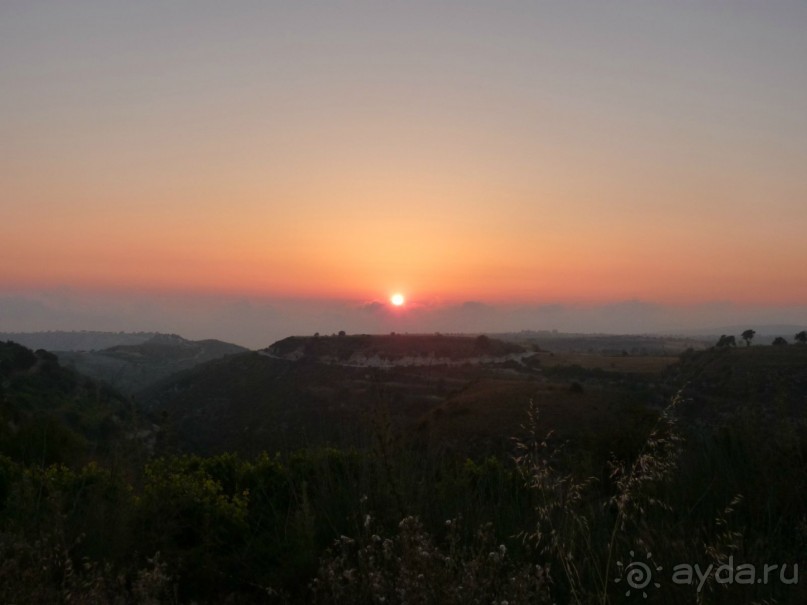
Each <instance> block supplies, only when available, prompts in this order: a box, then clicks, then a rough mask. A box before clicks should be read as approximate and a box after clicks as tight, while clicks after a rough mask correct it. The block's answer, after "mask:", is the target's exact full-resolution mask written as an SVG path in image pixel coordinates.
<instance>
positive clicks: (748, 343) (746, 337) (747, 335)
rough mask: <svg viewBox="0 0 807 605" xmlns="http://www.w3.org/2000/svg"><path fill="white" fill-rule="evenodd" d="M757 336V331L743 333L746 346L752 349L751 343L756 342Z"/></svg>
mask: <svg viewBox="0 0 807 605" xmlns="http://www.w3.org/2000/svg"><path fill="white" fill-rule="evenodd" d="M755 335H756V331H755V330H746V331H745V332H743V333H742V337H743V340H744V341H745V346H746V347H750V346H751V341H752V340H754V336H755Z"/></svg>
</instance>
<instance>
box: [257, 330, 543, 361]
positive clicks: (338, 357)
mask: <svg viewBox="0 0 807 605" xmlns="http://www.w3.org/2000/svg"><path fill="white" fill-rule="evenodd" d="M262 353H264V354H266V355H269V356H271V357H276V358H279V359H286V360H290V361H297V360H301V359H306V360H311V361H318V362H322V363H336V364H342V365H354V366H360V367H364V366H375V367H386V366H391V365H400V366H407V365H410V366H417V365H440V364H446V365H460V364H463V363H485V362H497V361H498V362H502V361H507V360H509V359H520V358H522V357H525V356H527V355H528V354H530V351H528V350H527V349H526V348H525V347H523V346H521V345H518V344H515V343H508V342H503V341H501V340H495V339H492V338H489V337H487V336H476V337H474V336H446V335H442V334H389V335H369V334H359V335H351V336H348V335H340V336H324V337H323V336H313V337H302V336H291V337H289V338H284V339H283V340H279V341H278V342H276V343H274V344H273V345H271V346H270V347H267V348H266V349H264V350H263V351H262Z"/></svg>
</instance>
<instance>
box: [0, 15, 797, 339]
mask: <svg viewBox="0 0 807 605" xmlns="http://www.w3.org/2000/svg"><path fill="white" fill-rule="evenodd" d="M805 32H807V3H804V2H764V3H763V2H751V1H748V2H742V1H741V2H688V1H683V2H652V1H646V0H645V1H642V2H600V1H596V2H575V1H563V2H560V1H558V2H471V1H463V2H316V3H313V2H258V1H248V2H199V1H193V2H191V1H181V0H174V1H171V2H145V1H144V2H140V1H138V2H109V1H103V2H102V1H100V0H99V1H71V2H56V1H54V2H28V1H13V0H11V1H4V2H2V3H0V91H2V92H1V94H0V137H2V143H1V144H0V149H1V150H2V151H1V152H0V153H2V155H1V156H0V245H2V250H3V253H2V254H1V255H0V331H3V330H13V329H55V328H70V329H80V328H86V329H95V328H96V327H97V326H102V327H103V329H116V325H118V326H120V329H134V328H138V329H152V328H154V327H157V328H166V326H163V325H159V326H157V325H156V324H157V323H159V322H157V321H156V320H154V319H153V318H154V317H157V316H159V313H157V312H152V311H153V309H154V308H160V309H163V308H167V307H165V305H168V306H169V307H171V308H172V309H174V310H175V314H174V315H170V317H183V316H184V317H185V318H187V317H188V316H192V315H193V312H192V311H187V309H191V310H192V309H194V308H197V307H204V308H205V309H208V310H209V312H208V311H206V313H208V315H204V314H200V315H199V318H198V321H197V323H194V324H193V325H192V326H190V324H188V326H190V327H187V330H188V331H189V332H193V333H194V334H192V335H197V336H204V335H206V333H205V329H204V327H203V326H204V325H205V321H207V322H208V325H209V326H211V328H210V331H211V332H215V334H211V335H216V336H222V337H227V336H228V335H230V333H228V332H227V329H226V328H224V327H222V326H225V325H226V321H230V320H226V321H225V323H215V321H214V320H213V319H211V318H212V315H210V314H211V313H216V312H219V311H221V309H225V308H226V309H230V311H227V312H226V313H225V315H226V316H227V317H230V315H229V313H232V317H238V316H239V312H238V311H237V309H238V308H242V307H239V305H247V306H248V307H249V308H250V309H252V312H253V314H255V315H256V316H260V317H262V319H261V321H268V320H266V318H265V316H263V315H261V313H260V312H258V311H255V310H256V309H262V308H267V309H269V308H271V309H275V310H277V309H278V308H285V309H293V308H305V309H310V312H308V314H307V315H296V316H295V317H296V318H297V320H298V321H297V323H294V322H291V320H290V317H291V316H290V315H288V314H289V313H292V311H291V310H287V311H285V313H286V314H287V315H285V316H283V317H285V319H282V320H281V319H278V320H277V321H276V322H275V323H272V324H271V327H269V326H268V324H263V323H261V324H260V325H259V324H257V323H255V324H250V325H251V326H252V327H247V324H238V325H239V326H240V327H239V328H238V330H240V332H239V331H238V330H236V329H235V328H232V330H234V331H233V332H232V333H233V334H235V333H236V332H238V334H243V335H246V334H249V333H251V332H254V330H256V329H265V330H266V333H267V334H269V333H272V334H273V335H275V334H277V335H283V333H282V332H283V328H282V325H284V322H285V325H289V326H292V327H289V328H288V329H296V330H297V331H299V330H301V329H303V327H304V326H309V325H310V326H312V329H311V331H312V332H313V331H314V327H313V326H314V324H316V329H320V330H324V331H329V330H331V329H332V330H337V329H339V328H340V325H337V322H342V324H344V325H348V326H353V325H354V324H355V327H356V328H357V329H371V328H378V329H386V328H387V327H389V326H390V325H395V322H396V321H403V319H401V318H400V317H399V318H398V319H396V317H397V316H396V315H395V313H398V314H405V313H407V312H408V313H410V314H413V315H412V316H411V317H410V319H409V320H408V321H409V322H410V323H408V324H407V325H408V326H409V327H410V328H411V329H418V328H423V329H431V328H437V327H440V326H441V325H446V326H449V327H452V326H455V325H456V326H457V327H458V328H463V329H473V328H474V327H475V326H476V327H478V329H490V328H491V327H494V324H495V325H496V326H499V325H500V324H501V322H499V323H496V322H488V323H485V322H484V321H481V320H480V322H478V323H474V322H475V321H476V320H468V321H467V322H465V323H462V322H460V321H459V320H457V321H455V320H456V319H457V318H458V317H466V318H467V317H469V315H468V313H470V314H471V316H473V317H477V319H478V317H481V316H479V315H478V314H479V312H480V309H489V308H491V309H500V310H502V309H506V310H508V311H507V313H508V317H510V318H511V319H512V318H515V317H517V318H519V321H520V322H522V323H530V321H531V319H530V317H531V316H530V314H529V313H528V312H526V311H523V310H524V309H542V310H544V312H546V310H548V309H549V310H551V309H558V308H563V309H569V308H580V309H588V310H589V312H590V313H591V312H593V311H591V310H592V309H599V310H602V309H609V308H614V306H620V305H622V306H625V305H626V304H627V307H625V308H627V309H630V308H632V307H630V305H643V307H642V308H648V306H650V307H652V308H654V309H655V308H664V309H671V310H676V311H674V312H673V311H671V314H670V315H668V316H667V317H666V319H665V318H664V317H661V316H659V317H657V318H656V320H653V322H649V323H647V325H645V324H644V323H642V322H641V321H640V322H639V323H637V324H636V326H635V327H636V329H637V330H644V329H650V328H654V329H663V328H665V327H671V326H679V325H684V324H686V323H687V322H686V321H684V320H683V319H682V318H683V317H684V316H685V313H684V311H685V310H686V309H690V310H692V309H696V310H700V311H697V312H698V313H701V311H702V310H703V309H715V308H718V309H726V308H729V307H730V308H731V309H734V310H737V309H740V310H742V312H743V313H747V312H750V311H748V310H749V309H751V310H753V312H754V313H756V315H754V317H759V318H761V320H762V319H764V320H765V321H771V322H775V321H796V320H798V319H799V318H803V321H804V322H805V323H807V314H805V313H804V310H805V309H807V279H805V277H804V276H805V267H807V67H806V66H807V35H806V34H805ZM394 292H401V293H403V294H404V295H405V296H406V298H407V303H406V304H405V305H403V306H402V307H401V309H399V310H397V311H392V310H390V309H385V310H383V311H384V313H385V314H386V315H385V316H388V317H387V318H388V319H389V321H388V322H386V323H384V322H381V323H372V322H370V323H367V322H365V323H362V322H361V321H359V320H358V319H356V321H355V322H354V324H351V323H350V321H351V320H349V319H347V318H348V316H350V317H353V316H355V317H363V315H361V314H362V313H365V314H366V313H372V312H373V310H374V309H375V307H373V304H374V303H375V304H376V305H384V304H386V303H387V302H388V300H389V296H390V295H391V294H392V293H394ZM65 301H68V302H65ZM88 301H95V302H88ZM99 301H106V302H105V303H103V304H102V302H99ZM165 301H170V302H165ZM289 301H297V302H289ZM469 303H471V304H470V305H469ZM628 303H629V304H628ZM37 305H39V306H37ZM93 305H96V306H97V307H98V309H101V310H97V312H96V311H93V309H96V306H93ZM104 305H106V306H104ZM127 305H128V306H127ZM155 305H156V306H155ZM160 305H163V306H160ZM194 305H196V306H194ZM474 305H477V306H474ZM715 305H717V307H715ZM39 307H42V308H43V309H46V310H47V313H46V312H44V311H42V312H41V313H39V315H37V311H36V309H38V308H39ZM113 307H114V310H110V309H112V308H113ZM144 308H149V309H152V311H150V312H145V311H143V309H144ZM138 309H140V311H138ZM178 309H183V310H182V311H179V310H178ZM210 309H213V310H212V311H211V310H210ZM216 309H218V310H219V311H216ZM232 309H235V310H234V311H232ZM368 309H369V311H368ZM424 309H428V312H429V313H430V315H429V317H431V318H432V319H431V320H429V321H424V322H422V323H421V324H418V322H417V321H415V320H414V319H412V318H414V317H416V316H417V313H418V312H421V313H422V312H423V310H424ZM450 309H454V310H456V311H457V313H458V315H453V316H452V318H453V319H452V320H451V321H448V320H446V321H445V322H444V323H443V324H441V323H440V321H437V320H435V319H434V317H440V313H443V312H445V313H447V312H448V311H447V310H450ZM515 309H521V310H522V311H519V312H518V313H516V312H515V311H514V310H515ZM682 310H683V311H682ZM59 313H61V315H59ZM71 313H72V315H71ZM351 313H352V314H353V315H350V314H351ZM463 313H464V314H465V315H463ZM519 313H522V314H521V315H519ZM590 313H589V314H590ZM597 313H599V311H598V312H597ZM676 313H677V315H676ZM721 313H722V312H720V311H717V312H714V313H712V314H711V315H709V314H707V315H704V314H703V313H701V315H699V316H698V317H700V320H699V321H700V323H703V322H705V321H709V322H715V321H718V322H719V321H720V320H721V317H723V316H725V320H726V321H729V320H730V319H732V318H730V317H729V316H728V315H727V314H725V313H723V314H722V315H721ZM765 313H767V315H766V314H765ZM329 314H335V315H333V316H332V315H329ZM474 314H476V315H474ZM242 315H243V316H244V317H245V316H246V315H249V314H245V315H244V314H242ZM595 315H596V313H595ZM606 315H607V314H606ZM696 315H697V313H696ZM68 316H69V317H71V318H72V319H71V320H70V321H67V320H65V319H64V318H65V317H68ZM168 316H169V315H165V316H163V317H164V318H166V317H168ZM597 316H600V315H597ZM60 317H61V319H59V318H60ZM124 317H125V318H126V321H125V322H123V321H122V319H121V318H124ZM205 317H207V319H205ZM419 317H424V316H423V315H420V316H419ZM536 317H538V316H536ZM541 317H542V318H544V319H545V318H546V315H543V316H541ZM629 317H630V313H628V315H626V322H627V323H625V325H624V326H623V325H622V324H619V325H620V328H619V329H621V330H629V329H630V328H631V325H630V323H629V321H628V320H629ZM654 317H655V316H654ZM692 317H695V315H693V316H692ZM732 317H734V318H736V314H735V316H732ZM37 318H38V319H37ZM76 318H78V319H76ZM115 318H117V319H118V320H120V321H119V323H118V324H115ZM328 318H332V319H333V321H331V319H328ZM544 319H542V320H541V321H539V320H538V319H535V324H534V325H523V326H522V327H524V328H542V327H555V326H554V325H543V323H546V322H544ZM163 321H166V320H165V319H164V320H163ZM217 321H218V320H217ZM222 321H224V320H222ZM232 321H233V322H235V319H232ZM514 321H515V320H514V319H512V321H511V323H514ZM37 322H39V323H37ZM289 322H291V323H289ZM452 322H453V323H452ZM542 322H543V323H542ZM270 323H271V322H270ZM567 323H568V324H569V325H568V326H567V325H566V324H563V326H562V327H564V328H566V327H568V328H574V327H575V324H574V320H573V318H572V317H571V316H569V318H568V321H567ZM690 323H692V322H690ZM695 323H697V322H695ZM537 324H541V325H537ZM589 324H590V325H589ZM184 325H185V324H182V326H184ZM233 325H235V324H233ZM502 325H503V324H502ZM693 325H694V324H693ZM330 326H333V327H332V328H331V327H330ZM508 327H512V328H515V326H514V325H513V326H511V325H510V324H508ZM581 327H583V328H586V329H603V330H604V329H608V328H609V327H610V326H609V323H608V320H607V319H606V320H603V321H602V322H600V323H597V322H595V321H593V320H592V321H591V322H589V323H588V324H587V323H585V322H583V323H581ZM171 331H176V330H171ZM245 340H247V338H246V336H243V337H242V341H245ZM267 344H268V343H267Z"/></svg>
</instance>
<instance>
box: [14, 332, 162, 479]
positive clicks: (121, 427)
mask: <svg viewBox="0 0 807 605" xmlns="http://www.w3.org/2000/svg"><path fill="white" fill-rule="evenodd" d="M150 428H151V425H150V424H148V423H145V424H144V423H142V422H135V416H134V415H133V414H132V409H131V406H130V405H129V403H128V402H127V401H126V400H125V399H124V398H123V397H122V396H120V395H119V394H117V393H115V392H114V391H112V390H111V389H109V388H107V387H105V386H103V385H101V384H99V383H98V382H96V381H94V380H92V379H90V378H87V377H86V376H82V375H81V374H79V373H77V372H75V371H73V370H71V369H69V368H65V367H63V366H61V365H60V364H59V361H58V359H57V358H56V356H55V355H53V354H51V353H48V352H47V351H44V350H42V349H39V350H37V351H36V352H34V351H31V350H30V349H28V348H26V347H23V346H22V345H20V344H17V343H15V342H6V343H2V342H0V454H5V455H8V456H11V457H12V458H15V459H17V460H20V461H22V462H24V463H27V464H30V463H36V464H48V463H52V462H59V463H70V462H75V461H77V460H85V459H86V458H87V457H91V456H92V455H94V454H97V453H107V454H108V453H109V452H110V451H111V450H112V449H113V448H115V447H118V446H119V445H120V444H121V443H122V442H123V441H122V437H123V436H125V435H126V434H127V433H131V432H132V431H134V430H140V429H147V430H150Z"/></svg>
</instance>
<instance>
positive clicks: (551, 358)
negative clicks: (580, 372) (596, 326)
mask: <svg viewBox="0 0 807 605" xmlns="http://www.w3.org/2000/svg"><path fill="white" fill-rule="evenodd" d="M538 358H539V359H540V362H541V365H542V366H543V367H545V368H555V367H560V366H573V365H578V366H580V367H582V368H585V369H586V370H607V371H613V372H629V373H635V374H655V373H658V372H661V371H663V370H665V369H666V368H668V367H669V366H671V365H672V364H674V363H675V362H676V361H678V356H677V355H664V356H662V355H637V356H624V357H623V356H615V355H598V354H596V353H594V354H592V353H574V352H559V353H548V352H541V353H538Z"/></svg>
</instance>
